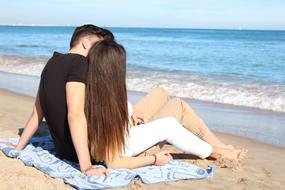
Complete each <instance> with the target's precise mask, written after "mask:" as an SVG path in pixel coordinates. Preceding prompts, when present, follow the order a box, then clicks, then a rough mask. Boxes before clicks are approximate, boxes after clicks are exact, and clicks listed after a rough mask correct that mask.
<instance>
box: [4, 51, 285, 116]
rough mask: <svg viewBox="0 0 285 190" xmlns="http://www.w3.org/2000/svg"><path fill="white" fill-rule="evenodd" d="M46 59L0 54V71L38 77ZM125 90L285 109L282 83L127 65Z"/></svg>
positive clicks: (284, 92)
mask: <svg viewBox="0 0 285 190" xmlns="http://www.w3.org/2000/svg"><path fill="white" fill-rule="evenodd" d="M46 61H47V58H41V57H40V58H27V57H19V56H0V71H5V72H11V73H18V74H26V75H34V76H40V74H41V71H42V69H43V67H44V65H45V64H46ZM127 84H128V90H134V91H142V92H148V91H149V90H150V89H151V88H153V87H154V86H162V87H164V88H165V89H166V90H167V91H168V92H169V93H170V94H171V95H176V96H180V97H186V98H192V99H196V100H204V101H210V102H216V103H224V104H232V105H239V106H248V107H255V108H260V109H266V110H272V111H278V112H285V85H276V84H274V85H273V84H270V85H269V84H262V83H260V82H259V83H258V82H256V83H250V84H248V83H244V82H242V81H239V79H236V81H235V82H233V81H227V80H226V79H223V80H215V79H211V78H207V77H201V76H199V75H196V76H195V75H193V76H192V75H190V74H189V75H185V74H184V75H182V74H178V73H165V72H154V71H142V70H138V69H132V68H129V70H128V77H127Z"/></svg>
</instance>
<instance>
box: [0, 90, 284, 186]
mask: <svg viewBox="0 0 285 190" xmlns="http://www.w3.org/2000/svg"><path fill="white" fill-rule="evenodd" d="M33 101H34V98H32V97H29V96H23V95H18V94H15V93H11V92H8V91H5V90H0V137H15V136H17V135H18V132H19V130H20V129H21V128H23V126H24V124H25V122H26V121H27V119H28V117H29V115H30V114H31V111H32V106H33ZM217 135H218V137H219V138H221V139H222V140H223V141H225V142H226V143H230V144H233V145H235V146H238V147H245V148H247V149H248V150H249V153H248V156H247V158H246V160H245V161H243V162H242V163H241V164H237V163H225V162H223V161H216V162H213V161H209V160H191V159H186V160H185V161H187V162H189V163H194V164H197V165H198V166H201V167H207V166H209V165H211V164H212V163H215V164H217V165H218V169H217V171H216V173H215V175H214V177H213V178H210V179H205V180H184V181H178V182H172V183H160V184H155V185H144V184H142V183H141V182H139V181H134V182H133V183H132V184H131V185H130V186H129V187H126V188H120V189H163V190H165V189H192V190H195V189H271V190H273V189H285V179H284V175H285V164H284V162H285V149H284V148H279V147H275V146H271V145H266V144H262V143H259V142H256V141H253V140H250V139H246V138H241V137H236V136H232V135H226V134H221V133H217ZM164 149H168V150H171V151H173V152H177V150H175V148H173V147H172V146H170V145H166V146H165V147H164ZM0 184H1V186H0V189H1V190H2V189H3V190H4V189H9V190H10V189H27V190H34V189H37V190H38V189H45V190H48V189H73V188H72V187H71V186H69V185H66V184H64V182H63V181H62V180H60V179H53V178H51V177H49V176H47V175H45V174H44V173H42V172H40V171H38V170H37V169H35V168H33V167H27V166H24V164H23V163H22V162H21V161H20V160H17V159H11V158H7V157H6V156H4V155H3V154H2V153H0Z"/></svg>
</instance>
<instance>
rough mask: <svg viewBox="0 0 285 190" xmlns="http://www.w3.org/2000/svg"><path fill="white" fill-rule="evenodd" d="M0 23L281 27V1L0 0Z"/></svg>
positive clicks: (283, 17)
mask: <svg viewBox="0 0 285 190" xmlns="http://www.w3.org/2000/svg"><path fill="white" fill-rule="evenodd" d="M0 3H1V7H0V13H1V17H0V24H2V25H3V24H8V25H10V24H25V25H31V24H36V25H80V24H84V23H93V24H96V25H100V26H125V27H128V26H129V27H175V28H229V29H237V28H243V29H283V30H284V29H285V13H284V12H285V1H284V0H140V1H137V0H105V1H102V0H101V1H99V0H81V1H79V0H44V1H41V0H8V1H6V0H0Z"/></svg>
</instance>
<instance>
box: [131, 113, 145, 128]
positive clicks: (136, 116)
mask: <svg viewBox="0 0 285 190" xmlns="http://www.w3.org/2000/svg"><path fill="white" fill-rule="evenodd" d="M132 120H133V125H134V126H136V125H140V124H144V123H147V122H148V121H147V119H146V118H145V117H144V115H143V114H142V113H140V112H138V111H135V110H134V111H133V114H132Z"/></svg>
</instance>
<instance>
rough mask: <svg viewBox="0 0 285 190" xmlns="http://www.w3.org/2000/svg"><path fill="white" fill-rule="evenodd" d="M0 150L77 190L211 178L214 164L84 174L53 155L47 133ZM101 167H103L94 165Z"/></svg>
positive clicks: (173, 164) (178, 164)
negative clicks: (20, 146) (22, 146)
mask: <svg viewBox="0 0 285 190" xmlns="http://www.w3.org/2000/svg"><path fill="white" fill-rule="evenodd" d="M18 140H19V138H2V139H1V138H0V141H2V142H3V141H4V142H10V143H13V144H17V142H18ZM0 150H1V151H2V152H3V153H4V154H5V155H6V156H8V157H11V158H18V159H20V160H22V161H23V162H24V164H25V165H27V166H33V167H35V168H37V169H38V170H40V171H42V172H44V173H45V174H47V175H49V176H51V177H53V178H61V179H63V180H64V182H65V183H67V184H70V185H71V186H73V187H75V188H77V189H102V188H114V187H124V186H127V185H129V184H130V183H131V182H132V181H133V180H134V179H135V178H137V179H140V180H141V181H142V182H143V183H145V184H154V183H159V182H171V181H177V180H185V179H205V178H208V177H212V176H213V173H214V171H215V169H216V167H215V165H213V166H212V167H210V168H208V169H202V168H199V167H197V166H195V165H192V164H188V163H186V162H182V161H178V160H172V161H170V162H169V163H168V164H167V165H165V166H147V167H142V168H137V169H133V170H129V169H110V170H109V175H108V176H106V177H105V176H86V175H84V174H83V173H81V172H80V170H79V165H78V164H77V163H73V162H70V161H67V160H61V159H59V158H57V157H55V156H54V155H55V152H54V145H53V141H52V139H51V137H50V136H45V137H34V138H32V140H31V141H30V144H28V145H27V146H26V147H25V149H24V150H23V151H17V150H15V149H13V148H10V147H7V146H6V145H4V144H0ZM96 167H103V166H96Z"/></svg>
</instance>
